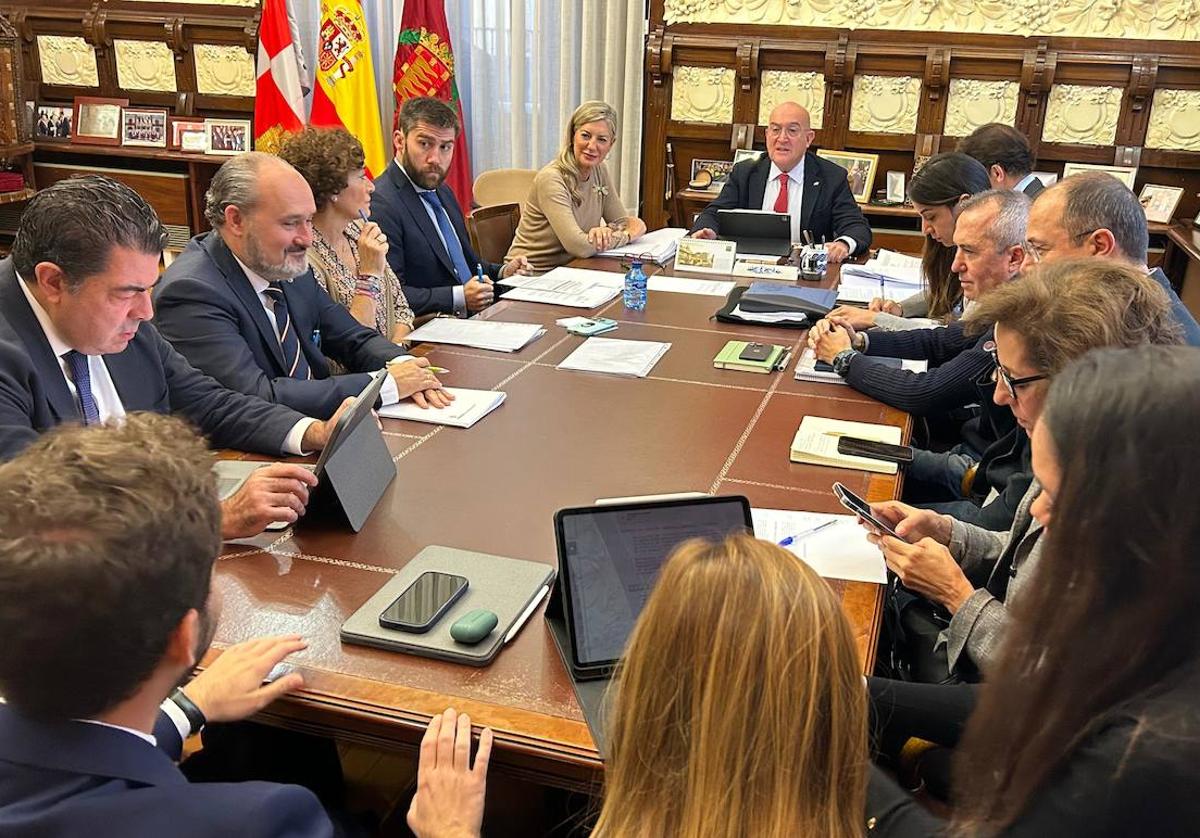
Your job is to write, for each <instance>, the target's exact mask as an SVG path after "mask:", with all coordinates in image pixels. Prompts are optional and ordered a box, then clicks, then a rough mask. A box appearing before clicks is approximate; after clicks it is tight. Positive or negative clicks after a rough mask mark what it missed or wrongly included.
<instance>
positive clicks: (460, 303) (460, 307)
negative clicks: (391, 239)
mask: <svg viewBox="0 0 1200 838" xmlns="http://www.w3.org/2000/svg"><path fill="white" fill-rule="evenodd" d="M394 162H395V164H396V168H397V169H399V170H400V171H401V173H402V174H403V175H404V176H405V177H406V178H408V182H409V183H411V184H412V188H413V189H415V190H417V197H420V196H421V193H422V192H436V191H437V190H436V189H426V188H425V187H424V186H418V185H417V184H416V183H415V182H414V181H413V179H412V178H411V177H408V172H406V171H405V170H404V167H403V166H402V165H400V161H399V160H396V161H394ZM421 206H423V207H425V214H426V215H428V216H429V220H430V221H432V222H433V230H434V232H435V233H437V236H438V241H440V242H441V243H442V249H443V250H445V251H446V255H447V256H449V255H450V248H449V247H447V246H446V237H445V236H443V235H442V226H441V225H440V224H438V220H437V215H436V214H434V211H433V207H432V206H430V204H429V202H428V201H426V200H425V199H424V198H421ZM446 217H447V218H449V217H450V213H449V211H447V212H446ZM451 226H453V225H451ZM459 245H460V246H461V245H462V242H459ZM463 255H464V256H465V255H466V248H465V247H464V248H463ZM451 261H453V260H451ZM450 293H451V294H453V295H454V313H455V314H459V315H465V314H466V313H467V292H466V291H464V290H463V286H462V283H456V284H455V285H454V286H452V287H451V288H450Z"/></svg>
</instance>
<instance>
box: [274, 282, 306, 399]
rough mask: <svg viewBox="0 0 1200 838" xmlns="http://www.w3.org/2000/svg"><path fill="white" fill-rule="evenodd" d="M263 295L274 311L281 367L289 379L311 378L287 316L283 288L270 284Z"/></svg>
mask: <svg viewBox="0 0 1200 838" xmlns="http://www.w3.org/2000/svg"><path fill="white" fill-rule="evenodd" d="M263 293H264V294H266V295H267V297H268V298H269V299H270V300H271V306H272V308H274V309H275V328H277V329H278V330H279V345H280V346H281V347H282V348H283V367H284V369H286V370H287V371H288V376H289V377H291V378H299V379H305V380H307V379H309V378H312V371H311V370H310V369H309V368H308V360H307V359H306V358H305V357H304V353H303V352H302V351H301V350H300V338H298V337H297V336H296V330H295V329H293V328H292V318H291V315H289V314H288V307H287V300H285V299H284V298H283V287H282V286H280V284H279V283H278V282H272V283H271V284H270V285H269V286H268V287H266V288H264V289H263Z"/></svg>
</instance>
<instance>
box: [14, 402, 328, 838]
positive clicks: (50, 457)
mask: <svg viewBox="0 0 1200 838" xmlns="http://www.w3.org/2000/svg"><path fill="white" fill-rule="evenodd" d="M219 520H220V510H219V508H218V505H217V501H216V494H215V492H214V491H213V479H212V474H211V455H210V454H209V453H208V451H207V450H206V447H205V445H204V442H203V440H201V439H200V438H199V437H198V436H196V435H195V434H194V433H193V432H192V431H191V430H190V429H189V428H188V427H187V425H186V424H185V423H183V422H182V421H180V420H179V419H176V418H173V417H169V416H159V415H156V414H153V413H143V414H139V415H136V416H131V417H129V419H128V421H126V422H125V423H124V425H122V426H108V427H97V426H91V427H66V428H62V429H59V430H56V431H55V432H53V433H52V434H49V435H47V437H45V438H43V439H42V440H40V441H38V442H36V443H35V444H34V445H33V446H31V447H30V448H29V449H27V450H26V452H25V453H24V454H22V455H19V456H18V457H17V458H16V459H15V460H13V461H11V462H9V463H5V464H3V465H0V555H3V556H4V558H5V564H6V565H8V566H9V567H11V568H19V572H2V573H0V601H3V602H4V603H5V605H4V608H2V609H0V635H2V636H3V637H4V638H5V651H4V654H3V655H2V656H0V695H3V696H4V697H5V701H6V703H5V704H2V705H0V835H4V836H5V838H35V836H36V838H51V837H52V836H66V835H88V836H90V838H107V837H108V836H112V838H118V837H119V838H143V836H144V838H160V836H171V838H193V836H194V838H201V836H205V838H209V837H210V836H213V835H237V836H249V837H250V838H273V837H274V836H278V837H279V838H284V836H287V838H302V837H303V838H318V837H319V836H320V837H321V838H324V837H325V836H332V835H333V834H334V832H333V827H332V824H331V822H330V819H329V817H328V816H327V815H326V813H325V811H324V809H323V808H322V807H321V804H320V803H319V802H318V800H317V798H316V797H315V796H314V794H313V793H312V792H311V791H308V790H307V789H305V788H301V787H299V786H289V785H279V784H274V783H264V782H241V783H196V784H191V783H189V782H188V781H187V779H186V777H185V776H184V775H183V774H182V773H181V772H180V770H179V768H178V767H177V766H176V764H175V762H176V761H177V760H178V759H179V757H180V753H181V746H182V742H183V740H184V738H186V737H187V736H188V735H191V734H194V733H196V732H198V731H199V730H200V729H201V728H203V727H204V726H205V725H206V724H208V723H211V722H230V721H236V720H239V719H242V718H245V717H247V716H249V715H251V714H253V713H256V712H257V711H259V710H261V709H262V708H263V707H265V706H267V705H268V704H270V703H271V702H272V701H274V700H275V699H276V698H278V697H280V696H282V695H284V694H285V693H287V692H290V691H292V690H295V689H297V688H299V687H301V686H302V685H303V683H304V679H303V676H302V675H300V673H298V672H292V673H289V674H286V675H284V676H282V677H280V678H278V679H276V680H275V681H273V682H272V683H270V684H267V685H265V686H264V685H263V679H264V678H265V677H266V675H267V674H268V672H270V670H271V669H272V667H274V666H275V665H276V664H278V663H280V662H281V661H282V660H283V659H284V658H286V657H287V656H288V655H290V654H292V653H294V652H298V651H301V650H302V649H304V648H305V646H306V645H307V644H306V643H305V642H304V641H303V640H301V639H300V638H299V637H296V636H289V637H274V638H263V639H260V640H255V641H250V642H248V643H244V644H240V645H237V646H232V647H230V648H228V649H226V650H225V651H224V653H223V654H221V656H220V657H218V658H217V659H216V661H215V662H214V663H213V664H212V665H211V666H210V667H208V668H207V669H206V670H205V672H204V673H203V674H201V675H199V676H197V677H196V678H195V679H193V680H192V681H191V682H190V683H188V684H187V685H186V686H184V687H183V688H181V689H176V685H177V684H179V683H180V682H181V681H182V680H183V679H184V678H186V677H187V676H188V675H189V674H190V673H191V672H192V668H193V667H194V666H195V665H196V664H197V663H198V662H199V661H200V659H201V658H202V657H203V656H204V654H205V651H206V650H207V648H208V644H209V642H210V640H211V639H212V636H213V630H214V628H215V626H216V622H217V619H218V616H219V613H220V599H219V596H217V595H215V594H214V593H213V591H212V575H213V564H214V561H215V559H216V555H217V551H218V548H219V543H220V542H219V536H218V525H219Z"/></svg>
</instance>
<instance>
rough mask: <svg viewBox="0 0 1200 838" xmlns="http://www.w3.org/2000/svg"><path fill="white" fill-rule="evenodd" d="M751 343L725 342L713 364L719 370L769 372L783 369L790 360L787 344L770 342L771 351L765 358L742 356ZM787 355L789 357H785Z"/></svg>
mask: <svg viewBox="0 0 1200 838" xmlns="http://www.w3.org/2000/svg"><path fill="white" fill-rule="evenodd" d="M749 345H750V342H749V341H744V340H731V341H729V343H727V344H725V348H724V349H722V350H721V351H720V352H718V353H717V357H715V358H713V366H714V367H716V368H717V369H719V370H742V371H744V372H761V373H768V372H771V371H772V370H778V369H783V368H784V367H786V366H787V362H788V360H790V353H789V352H788V348H787V347H786V346H779V345H778V344H768V345H769V347H770V352H768V353H767V356H766V358H765V359H764V360H761V361H753V360H747V359H745V358H742V357H740V356H741V354H742V352H743V351H745V349H746V347H747V346H749ZM785 355H787V356H788V357H785Z"/></svg>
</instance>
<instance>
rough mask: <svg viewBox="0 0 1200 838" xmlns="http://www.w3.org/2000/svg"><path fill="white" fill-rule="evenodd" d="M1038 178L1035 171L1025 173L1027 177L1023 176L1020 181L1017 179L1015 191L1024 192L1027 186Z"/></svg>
mask: <svg viewBox="0 0 1200 838" xmlns="http://www.w3.org/2000/svg"><path fill="white" fill-rule="evenodd" d="M1036 179H1037V175H1035V174H1034V173H1033V172H1030V173H1029V174H1027V175H1025V177H1023V178H1021V179H1020V180H1019V181H1017V185H1016V186H1014V187H1013V191H1014V192H1024V191H1025V187H1026V186H1028V185H1029V184H1031V183H1033V181H1034V180H1036Z"/></svg>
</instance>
